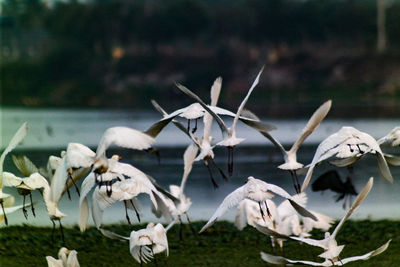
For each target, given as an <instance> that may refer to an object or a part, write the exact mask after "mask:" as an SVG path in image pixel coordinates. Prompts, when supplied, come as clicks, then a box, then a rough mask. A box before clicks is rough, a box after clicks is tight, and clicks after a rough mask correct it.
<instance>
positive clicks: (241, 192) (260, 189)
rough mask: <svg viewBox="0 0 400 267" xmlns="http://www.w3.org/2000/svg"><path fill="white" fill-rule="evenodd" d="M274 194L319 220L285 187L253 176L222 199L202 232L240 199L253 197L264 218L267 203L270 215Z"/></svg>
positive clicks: (299, 210) (304, 213) (307, 215)
mask: <svg viewBox="0 0 400 267" xmlns="http://www.w3.org/2000/svg"><path fill="white" fill-rule="evenodd" d="M274 194H277V195H280V196H282V197H284V198H286V199H288V200H289V202H290V204H291V205H292V206H293V207H294V208H295V209H296V211H297V212H299V213H300V214H301V215H302V216H306V217H310V218H312V219H314V220H317V219H316V218H315V216H314V215H312V214H311V213H310V212H309V211H307V210H306V209H304V208H303V207H301V206H300V205H299V204H297V203H296V202H295V201H293V200H292V196H291V195H289V193H287V192H286V191H285V190H284V189H282V188H281V187H279V186H277V185H273V184H269V183H266V182H264V181H262V180H259V179H256V178H254V177H252V176H250V177H248V178H247V179H246V182H245V184H244V185H243V186H241V187H239V188H237V189H236V190H235V191H233V192H232V193H230V194H229V195H228V196H227V197H225V199H224V200H223V201H222V203H221V205H219V207H218V209H217V210H216V211H215V213H214V214H213V215H212V216H211V218H210V219H209V220H208V222H207V223H206V224H205V225H204V226H203V228H201V230H200V233H202V232H204V230H206V229H207V228H208V227H210V226H211V225H213V224H214V222H215V221H216V220H218V218H219V217H221V216H222V215H224V214H225V212H226V211H227V210H228V209H230V208H233V207H235V206H237V205H238V204H239V203H240V201H242V200H243V199H245V198H247V199H251V200H254V201H256V202H257V203H258V205H259V208H260V213H261V217H262V218H264V212H263V209H262V207H261V203H264V204H265V208H266V210H267V214H268V216H269V217H270V216H271V214H270V211H269V209H268V206H267V202H266V200H267V199H271V198H272V197H274Z"/></svg>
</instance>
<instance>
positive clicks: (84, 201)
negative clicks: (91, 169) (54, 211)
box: [78, 173, 95, 232]
mask: <svg viewBox="0 0 400 267" xmlns="http://www.w3.org/2000/svg"><path fill="white" fill-rule="evenodd" d="M94 185H95V177H94V174H93V173H90V174H89V175H88V176H87V177H86V178H85V180H83V182H82V185H81V195H80V197H79V220H78V224H79V229H80V230H81V232H84V231H85V230H86V228H87V221H88V219H89V203H88V198H87V194H88V193H89V191H90V190H91V189H92V188H93V186H94Z"/></svg>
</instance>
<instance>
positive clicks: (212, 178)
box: [204, 159, 218, 189]
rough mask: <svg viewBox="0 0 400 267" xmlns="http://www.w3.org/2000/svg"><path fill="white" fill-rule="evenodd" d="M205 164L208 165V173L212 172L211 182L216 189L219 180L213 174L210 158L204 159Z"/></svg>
mask: <svg viewBox="0 0 400 267" xmlns="http://www.w3.org/2000/svg"><path fill="white" fill-rule="evenodd" d="M204 165H206V167H207V170H208V173H209V174H210V179H211V183H212V185H213V187H214V189H217V188H218V184H217V182H215V180H214V176H213V174H212V171H211V167H210V163H209V160H208V159H206V160H205V161H204Z"/></svg>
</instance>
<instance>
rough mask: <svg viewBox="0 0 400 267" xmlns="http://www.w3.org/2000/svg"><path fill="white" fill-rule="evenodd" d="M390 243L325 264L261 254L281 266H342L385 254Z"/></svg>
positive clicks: (326, 261)
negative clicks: (358, 254)
mask: <svg viewBox="0 0 400 267" xmlns="http://www.w3.org/2000/svg"><path fill="white" fill-rule="evenodd" d="M390 241H391V239H390V240H389V241H387V242H386V243H385V244H383V245H382V246H380V247H379V248H377V249H375V250H372V251H370V252H368V253H365V254H363V255H361V256H353V257H348V258H344V259H341V260H340V261H335V262H333V261H330V260H325V261H323V262H314V261H305V260H290V259H287V258H284V257H282V256H274V255H271V254H268V253H264V252H260V255H261V258H262V259H263V260H264V261H266V262H268V263H271V264H281V265H292V264H304V265H310V266H342V265H345V264H346V263H349V262H353V261H359V260H364V261H365V260H368V259H370V258H371V257H374V256H377V255H379V254H381V253H382V252H384V251H385V250H386V249H387V248H388V247H389V244H390Z"/></svg>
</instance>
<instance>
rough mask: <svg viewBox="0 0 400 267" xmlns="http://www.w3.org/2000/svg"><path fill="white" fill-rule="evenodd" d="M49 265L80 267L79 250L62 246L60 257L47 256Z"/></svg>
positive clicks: (59, 252) (53, 266) (55, 266)
mask: <svg viewBox="0 0 400 267" xmlns="http://www.w3.org/2000/svg"><path fill="white" fill-rule="evenodd" d="M46 260H47V264H48V267H79V266H80V265H79V262H78V252H76V250H69V249H67V248H65V247H62V248H61V249H60V250H59V251H58V259H55V258H54V257H52V256H46Z"/></svg>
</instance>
